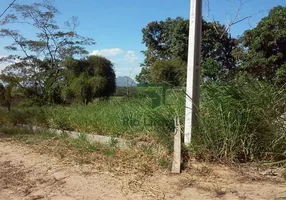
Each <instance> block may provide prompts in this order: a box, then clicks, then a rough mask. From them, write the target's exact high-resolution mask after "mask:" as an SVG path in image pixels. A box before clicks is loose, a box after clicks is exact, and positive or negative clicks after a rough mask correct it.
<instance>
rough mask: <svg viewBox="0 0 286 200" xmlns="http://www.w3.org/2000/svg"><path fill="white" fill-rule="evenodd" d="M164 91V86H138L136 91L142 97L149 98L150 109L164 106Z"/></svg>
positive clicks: (165, 88) (165, 87) (165, 86)
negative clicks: (150, 102)
mask: <svg viewBox="0 0 286 200" xmlns="http://www.w3.org/2000/svg"><path fill="white" fill-rule="evenodd" d="M166 90H167V85H165V84H139V85H137V91H138V93H139V94H141V95H142V96H146V97H147V98H150V99H151V101H152V104H151V107H152V109H154V108H157V107H159V106H161V105H165V104H166Z"/></svg>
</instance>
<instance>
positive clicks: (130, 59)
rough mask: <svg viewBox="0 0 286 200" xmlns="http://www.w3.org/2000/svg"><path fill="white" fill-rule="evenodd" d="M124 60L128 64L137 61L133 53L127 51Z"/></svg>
mask: <svg viewBox="0 0 286 200" xmlns="http://www.w3.org/2000/svg"><path fill="white" fill-rule="evenodd" d="M124 58H125V60H127V61H128V62H130V63H132V62H135V61H136V60H138V59H139V58H138V57H137V55H136V53H135V51H127V52H126V54H125V56H124Z"/></svg>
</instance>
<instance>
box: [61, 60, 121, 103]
mask: <svg viewBox="0 0 286 200" xmlns="http://www.w3.org/2000/svg"><path fill="white" fill-rule="evenodd" d="M66 66H67V69H68V70H67V71H66V73H67V74H66V77H67V80H66V84H65V85H66V86H65V88H64V89H63V96H64V99H65V100H71V99H74V98H76V99H78V100H79V101H81V102H83V103H85V104H88V103H89V102H91V101H92V100H93V99H94V98H99V97H109V96H111V95H112V94H113V93H114V92H115V90H116V80H115V72H114V69H113V64H112V63H111V61H110V60H108V59H106V58H104V57H101V56H89V57H88V58H86V59H81V60H75V59H68V60H67V61H66Z"/></svg>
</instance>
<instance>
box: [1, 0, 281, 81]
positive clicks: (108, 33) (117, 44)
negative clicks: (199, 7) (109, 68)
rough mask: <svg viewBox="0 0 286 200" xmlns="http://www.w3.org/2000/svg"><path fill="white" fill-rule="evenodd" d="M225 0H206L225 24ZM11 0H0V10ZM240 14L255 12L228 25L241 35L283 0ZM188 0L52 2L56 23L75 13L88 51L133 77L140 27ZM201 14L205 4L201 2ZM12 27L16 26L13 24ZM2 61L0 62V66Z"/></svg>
mask: <svg viewBox="0 0 286 200" xmlns="http://www.w3.org/2000/svg"><path fill="white" fill-rule="evenodd" d="M36 1H37V0H17V2H18V3H21V4H29V3H33V2H36ZM204 1H205V0H204ZM229 1H233V2H239V0H209V2H210V16H211V18H214V19H215V20H217V21H220V22H221V23H223V24H225V23H226V21H227V19H228V17H229V16H232V17H234V15H235V13H236V10H235V8H234V6H233V5H232V4H231V3H229ZM10 2H11V0H1V8H0V12H2V10H4V9H5V8H6V7H7V5H8V4H9V3H10ZM247 2H248V3H246V4H245V5H244V6H243V8H242V10H241V12H240V17H241V18H243V17H246V16H248V15H252V14H255V13H256V14H255V15H254V16H253V17H251V18H250V19H248V20H246V21H244V22H242V23H239V24H237V25H235V26H233V27H232V29H231V33H232V35H233V36H238V35H241V34H242V33H243V32H244V31H245V30H246V29H249V28H251V27H255V26H256V24H257V22H259V20H260V19H261V18H262V17H264V16H265V15H267V14H268V13H267V11H268V10H269V9H271V8H272V7H274V6H277V5H283V6H286V0H248V1H247ZM189 5H190V0H144V1H143V0H120V1H116V0H81V1H79V0H55V6H56V7H57V8H58V9H59V10H60V12H61V14H60V15H59V16H58V17H57V21H58V22H59V24H63V23H64V21H66V20H67V19H69V18H70V17H71V16H78V17H79V20H80V26H79V28H78V32H79V33H80V34H81V35H83V36H88V37H92V38H94V39H95V41H96V45H94V46H92V47H88V51H89V52H90V53H93V54H96V55H103V56H106V57H107V58H109V59H110V60H112V61H113V63H114V66H115V71H116V74H117V76H124V75H127V76H129V75H130V76H131V77H135V75H136V74H138V73H139V72H140V63H142V62H143V60H144V57H143V55H142V53H140V51H142V50H144V49H145V46H144V45H143V44H142V43H141V40H142V33H141V29H142V28H144V27H145V26H146V25H147V24H148V23H149V22H151V21H156V20H157V21H159V20H164V19H166V18H167V17H172V18H174V17H177V16H181V17H184V18H189ZM203 10H204V11H203V12H204V16H205V14H206V11H207V6H206V4H205V3H204V8H203ZM13 28H15V29H16V28H18V27H17V26H14V27H13ZM22 31H23V33H24V34H25V35H33V30H29V29H27V28H25V29H24V30H22ZM0 41H1V42H0V56H4V55H8V54H9V52H7V51H5V50H4V48H3V47H4V46H5V45H7V44H8V42H9V41H8V40H6V41H5V40H3V39H0ZM3 67H4V65H3V64H2V65H0V70H1V69H3Z"/></svg>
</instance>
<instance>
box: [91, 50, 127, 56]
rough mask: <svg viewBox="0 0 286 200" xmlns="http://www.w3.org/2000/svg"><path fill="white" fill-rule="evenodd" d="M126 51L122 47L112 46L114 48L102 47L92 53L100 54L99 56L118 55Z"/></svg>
mask: <svg viewBox="0 0 286 200" xmlns="http://www.w3.org/2000/svg"><path fill="white" fill-rule="evenodd" d="M122 53H124V51H123V50H122V49H120V48H112V49H101V50H94V51H93V52H92V53H91V54H90V55H98V56H106V57H111V56H117V55H120V54H122Z"/></svg>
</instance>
